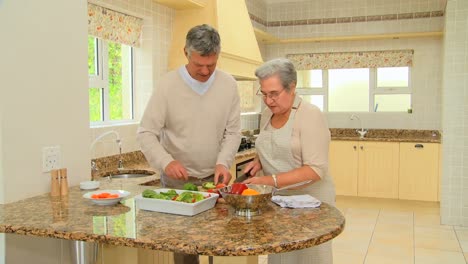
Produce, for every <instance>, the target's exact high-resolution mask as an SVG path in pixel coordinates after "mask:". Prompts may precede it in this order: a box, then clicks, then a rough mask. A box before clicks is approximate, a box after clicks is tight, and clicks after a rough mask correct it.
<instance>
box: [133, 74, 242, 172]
mask: <svg viewBox="0 0 468 264" xmlns="http://www.w3.org/2000/svg"><path fill="white" fill-rule="evenodd" d="M137 137H138V141H139V143H140V146H141V150H142V152H143V154H144V155H145V157H146V159H147V160H148V162H149V164H150V165H151V166H152V167H153V168H155V169H160V170H164V169H165V168H166V166H167V165H168V164H169V163H170V162H171V161H173V160H178V161H180V162H181V163H182V164H183V165H184V166H185V168H186V169H187V170H188V173H189V176H193V177H197V178H203V177H206V176H209V175H211V174H213V173H214V167H215V165H216V164H222V165H224V166H226V168H228V169H229V168H230V166H231V164H232V163H233V161H234V156H235V154H236V152H237V149H238V147H239V144H240V99H239V94H238V91H237V84H236V81H235V80H234V78H233V77H232V76H231V75H229V74H227V73H225V72H222V71H220V70H216V74H215V80H214V82H213V84H212V85H211V87H210V88H209V89H208V91H207V92H206V93H205V94H203V95H199V94H197V93H196V92H195V91H193V90H192V89H191V88H190V87H189V86H188V85H187V84H186V83H185V82H184V81H183V80H182V78H181V76H180V75H179V73H178V72H177V71H171V72H169V73H168V74H167V75H165V76H163V77H162V79H161V80H160V81H159V83H158V85H157V86H156V88H155V90H154V91H153V94H152V96H151V98H150V100H149V102H148V106H147V108H146V110H145V113H144V114H143V117H142V120H141V123H140V127H139V128H138V135H137Z"/></svg>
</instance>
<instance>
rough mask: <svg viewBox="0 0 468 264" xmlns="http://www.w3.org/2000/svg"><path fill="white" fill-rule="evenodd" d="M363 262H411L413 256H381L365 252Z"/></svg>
mask: <svg viewBox="0 0 468 264" xmlns="http://www.w3.org/2000/svg"><path fill="white" fill-rule="evenodd" d="M364 263H365V264H413V263H414V258H413V257H408V256H396V257H392V256H382V255H372V254H371V255H369V254H367V256H366V260H365V262H364Z"/></svg>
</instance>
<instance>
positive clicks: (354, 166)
mask: <svg viewBox="0 0 468 264" xmlns="http://www.w3.org/2000/svg"><path fill="white" fill-rule="evenodd" d="M357 148H358V142H357V141H332V142H330V151H329V171H330V175H331V177H332V178H333V181H334V182H335V191H336V194H337V195H348V196H357V184H358V154H359V153H358V152H357Z"/></svg>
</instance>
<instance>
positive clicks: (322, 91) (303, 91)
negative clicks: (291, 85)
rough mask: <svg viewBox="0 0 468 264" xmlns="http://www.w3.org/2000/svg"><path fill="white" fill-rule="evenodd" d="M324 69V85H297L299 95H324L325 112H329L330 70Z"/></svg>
mask: <svg viewBox="0 0 468 264" xmlns="http://www.w3.org/2000/svg"><path fill="white" fill-rule="evenodd" d="M321 71H322V87H313V88H310V87H309V88H305V87H296V92H297V94H298V95H322V96H323V112H328V70H323V69H322V70H321Z"/></svg>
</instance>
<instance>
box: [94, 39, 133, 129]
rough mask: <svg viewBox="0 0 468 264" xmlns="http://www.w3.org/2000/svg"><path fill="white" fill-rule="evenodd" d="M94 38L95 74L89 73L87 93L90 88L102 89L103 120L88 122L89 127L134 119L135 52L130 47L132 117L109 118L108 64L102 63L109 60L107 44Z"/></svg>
mask: <svg viewBox="0 0 468 264" xmlns="http://www.w3.org/2000/svg"><path fill="white" fill-rule="evenodd" d="M95 40H96V46H97V49H96V54H95V58H96V73H95V75H89V79H88V93H89V89H91V88H101V89H102V107H103V110H102V111H103V112H104V114H103V120H102V121H95V122H90V126H91V127H97V126H103V125H115V124H125V123H130V122H134V121H135V102H136V99H135V97H136V96H135V52H134V50H133V48H131V50H130V53H131V56H130V58H131V61H130V63H131V65H130V67H131V74H130V78H131V81H130V82H131V86H132V87H131V89H132V118H131V119H122V120H110V111H109V64H108V63H104V62H107V61H109V60H108V59H109V58H108V46H107V43H108V42H107V41H105V40H103V39H99V38H95Z"/></svg>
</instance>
